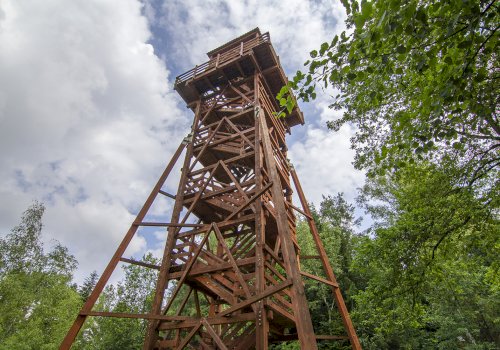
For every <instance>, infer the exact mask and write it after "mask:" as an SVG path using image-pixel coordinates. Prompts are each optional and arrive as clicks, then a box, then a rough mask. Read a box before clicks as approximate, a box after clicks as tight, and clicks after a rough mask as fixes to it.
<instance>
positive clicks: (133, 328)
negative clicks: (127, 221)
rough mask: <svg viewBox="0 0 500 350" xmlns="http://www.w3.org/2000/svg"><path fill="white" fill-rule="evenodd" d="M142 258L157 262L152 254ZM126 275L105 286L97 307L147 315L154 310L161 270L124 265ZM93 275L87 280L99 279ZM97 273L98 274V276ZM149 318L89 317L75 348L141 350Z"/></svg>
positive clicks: (153, 262)
mask: <svg viewBox="0 0 500 350" xmlns="http://www.w3.org/2000/svg"><path fill="white" fill-rule="evenodd" d="M142 261H144V262H146V263H149V264H154V265H157V264H158V263H159V262H158V260H157V259H155V258H154V257H153V256H152V255H151V254H147V255H145V256H144V257H143V258H142ZM123 270H124V272H125V276H124V278H123V279H122V280H121V281H120V282H118V284H117V285H116V287H115V286H113V285H111V286H109V287H107V288H106V289H105V291H104V292H103V293H102V295H101V296H100V298H99V300H98V302H97V305H96V307H95V308H94V309H96V310H103V311H112V312H127V313H137V314H145V313H149V312H150V310H151V304H152V300H153V294H152V292H154V289H155V283H156V279H157V271H156V270H152V269H149V268H144V267H141V266H137V265H131V264H130V265H126V266H124V267H123ZM93 276H94V274H92V275H91V276H90V277H89V278H88V279H87V280H88V281H89V283H88V284H91V283H92V282H91V281H92V280H96V279H97V278H96V277H93ZM95 276H96V275H95ZM147 324H148V323H147V321H146V320H143V319H122V318H111V317H102V318H89V319H88V320H87V322H86V325H85V327H84V329H83V330H82V331H81V332H80V336H79V338H78V339H77V343H76V344H75V349H103V350H112V349H131V350H132V349H140V348H141V347H142V344H143V342H144V336H145V332H146V328H147Z"/></svg>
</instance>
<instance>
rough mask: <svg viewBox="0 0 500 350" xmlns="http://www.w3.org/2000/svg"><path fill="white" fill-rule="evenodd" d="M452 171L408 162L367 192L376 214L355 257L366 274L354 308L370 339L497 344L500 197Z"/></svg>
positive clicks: (400, 343) (445, 345)
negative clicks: (486, 197)
mask: <svg viewBox="0 0 500 350" xmlns="http://www.w3.org/2000/svg"><path fill="white" fill-rule="evenodd" d="M449 171H450V167H446V168H445V170H443V169H440V168H438V167H437V166H434V165H420V166H409V167H406V168H404V169H401V170H399V171H398V172H396V173H395V174H393V175H392V176H390V177H389V176H384V177H379V178H377V179H372V180H370V181H369V183H368V184H367V185H366V186H365V187H364V189H363V191H362V194H363V195H362V197H361V200H362V202H363V203H365V204H366V208H367V209H368V211H369V212H371V213H372V214H373V216H374V217H375V218H376V219H377V221H378V222H377V226H376V229H375V230H374V232H373V236H372V237H369V236H367V237H365V238H364V241H363V242H362V244H360V245H359V247H358V252H357V254H356V259H355V261H354V262H353V264H352V267H353V270H354V271H355V272H357V273H358V274H360V275H363V276H365V278H366V279H367V281H368V284H367V286H366V288H365V289H364V290H362V291H359V293H357V295H356V296H354V299H355V301H356V308H355V310H354V312H353V318H354V320H355V322H356V324H357V326H358V332H359V333H360V334H361V335H362V339H363V341H364V345H365V348H368V349H370V348H373V349H381V348H383V349H386V348H387V349H388V348H390V349H392V348H423V349H456V348H470V349H479V348H481V349H490V348H491V349H493V348H495V346H498V345H499V344H500V317H499V314H498V309H500V303H499V300H500V298H499V297H500V294H499V292H500V280H499V279H498V277H497V276H498V268H499V265H500V261H499V259H498V256H500V246H499V244H498V234H499V232H500V223H499V218H498V212H497V211H496V210H497V209H495V208H498V203H496V205H494V204H495V203H493V204H492V203H491V202H486V203H485V202H482V201H481V200H479V199H477V197H478V196H477V195H475V194H474V193H473V192H472V191H471V189H470V188H463V187H458V186H456V184H455V183H454V181H456V177H457V176H453V174H450V173H449ZM370 201H371V202H370ZM374 202H375V203H376V204H373V203H374ZM493 276H495V277H493Z"/></svg>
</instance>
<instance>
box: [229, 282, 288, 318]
mask: <svg viewBox="0 0 500 350" xmlns="http://www.w3.org/2000/svg"><path fill="white" fill-rule="evenodd" d="M291 284H292V281H291V280H286V281H285V282H283V283H281V284H279V285H277V286H274V287H270V288H267V289H266V290H265V291H264V292H262V293H260V294H257V295H254V296H253V297H251V298H248V299H246V300H244V301H242V302H240V303H238V304H235V305H233V306H231V307H229V308H228V309H226V310H224V311H222V312H220V313H219V316H224V315H228V314H230V313H232V312H235V311H238V310H240V309H242V308H244V307H247V306H249V305H251V304H253V303H255V302H257V301H259V300H262V299H264V298H267V297H268V296H270V295H272V294H274V293H277V292H279V291H280V290H283V289H285V288H286V287H288V286H289V285H291Z"/></svg>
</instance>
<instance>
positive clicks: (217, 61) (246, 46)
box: [175, 33, 271, 85]
mask: <svg viewBox="0 0 500 350" xmlns="http://www.w3.org/2000/svg"><path fill="white" fill-rule="evenodd" d="M270 41H271V40H270V37H269V33H264V34H262V35H260V36H258V37H256V38H253V39H251V40H248V41H244V42H243V47H241V45H239V46H237V47H235V48H233V49H231V50H229V51H226V52H223V53H221V54H219V55H217V56H216V57H215V58H213V59H211V60H209V61H207V62H205V63H203V64H200V65H197V66H196V67H194V68H192V69H190V70H188V71H187V72H185V73H183V74H181V75H179V76H178V77H177V78H176V79H175V84H176V85H177V84H179V83H182V82H185V81H188V80H189V79H192V78H196V76H197V75H198V74H201V73H205V72H206V71H208V70H210V69H216V68H217V67H219V66H220V65H222V64H224V63H226V62H228V61H230V60H232V59H234V58H236V57H238V56H240V55H245V54H246V53H248V52H249V51H250V50H252V49H253V48H254V47H256V46H258V45H260V44H262V43H265V42H270Z"/></svg>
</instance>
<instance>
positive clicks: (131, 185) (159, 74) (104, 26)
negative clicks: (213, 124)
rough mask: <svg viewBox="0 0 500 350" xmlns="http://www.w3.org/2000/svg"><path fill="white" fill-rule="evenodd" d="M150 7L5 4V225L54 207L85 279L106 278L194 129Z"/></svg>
mask: <svg viewBox="0 0 500 350" xmlns="http://www.w3.org/2000/svg"><path fill="white" fill-rule="evenodd" d="M141 6H142V5H141V3H140V2H139V1H135V0H114V1H111V0H108V1H88V0H85V1H83V0H81V1H63V0H47V1H43V2H40V1H14V0H12V1H8V0H7V1H2V2H1V3H0V9H1V14H2V15H0V149H1V150H2V152H1V157H0V197H1V201H0V228H1V230H2V233H6V232H8V230H9V228H11V227H12V226H14V225H15V224H16V223H17V220H18V218H19V217H20V214H21V212H22V211H23V210H24V209H26V208H27V207H28V205H29V204H30V202H31V201H32V200H33V199H38V200H42V201H44V202H45V203H46V205H47V211H46V216H45V224H46V228H45V232H46V233H48V234H49V237H48V238H49V239H58V240H60V241H61V242H62V243H63V244H64V245H66V246H68V247H70V249H71V251H72V252H73V253H74V254H75V255H76V257H77V259H78V260H79V262H80V270H79V274H78V275H79V278H81V277H82V276H85V275H86V274H88V273H89V272H90V271H92V270H94V269H96V270H97V271H99V272H101V271H102V269H103V267H104V265H105V263H106V262H107V261H108V260H109V258H110V257H111V255H112V253H113V251H114V249H116V247H117V245H118V242H119V241H120V240H121V238H122V237H123V235H124V233H125V232H126V230H127V229H128V226H129V225H130V223H131V221H132V220H133V216H132V215H131V214H130V212H129V210H130V209H132V211H136V210H137V208H138V207H139V206H140V205H142V203H141V202H142V201H144V199H145V198H146V196H147V194H148V193H149V191H150V190H151V188H152V186H153V185H154V183H155V182H156V179H157V177H158V176H159V175H160V173H161V171H162V167H163V166H164V165H165V164H166V162H167V161H168V159H169V157H170V156H171V154H172V153H173V151H174V149H175V148H176V144H178V142H180V140H181V138H182V134H184V133H185V132H186V130H187V125H188V120H187V118H186V115H185V114H183V113H184V112H181V111H180V110H179V108H178V106H177V104H178V101H180V99H179V98H177V97H176V96H174V93H173V92H172V91H171V89H170V86H171V84H170V83H169V82H168V79H169V78H171V77H169V72H168V70H167V69H166V67H165V63H164V62H163V61H161V60H160V59H159V58H158V57H157V56H155V54H154V50H153V47H152V46H151V45H150V44H148V40H149V38H150V35H151V34H150V31H149V29H148V22H147V20H146V18H145V17H143V16H142V15H141ZM167 141H170V142H167ZM145 249H146V246H145V240H144V238H141V237H138V238H137V239H135V240H134V241H133V242H132V244H131V247H130V249H129V252H130V253H135V252H141V251H145Z"/></svg>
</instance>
